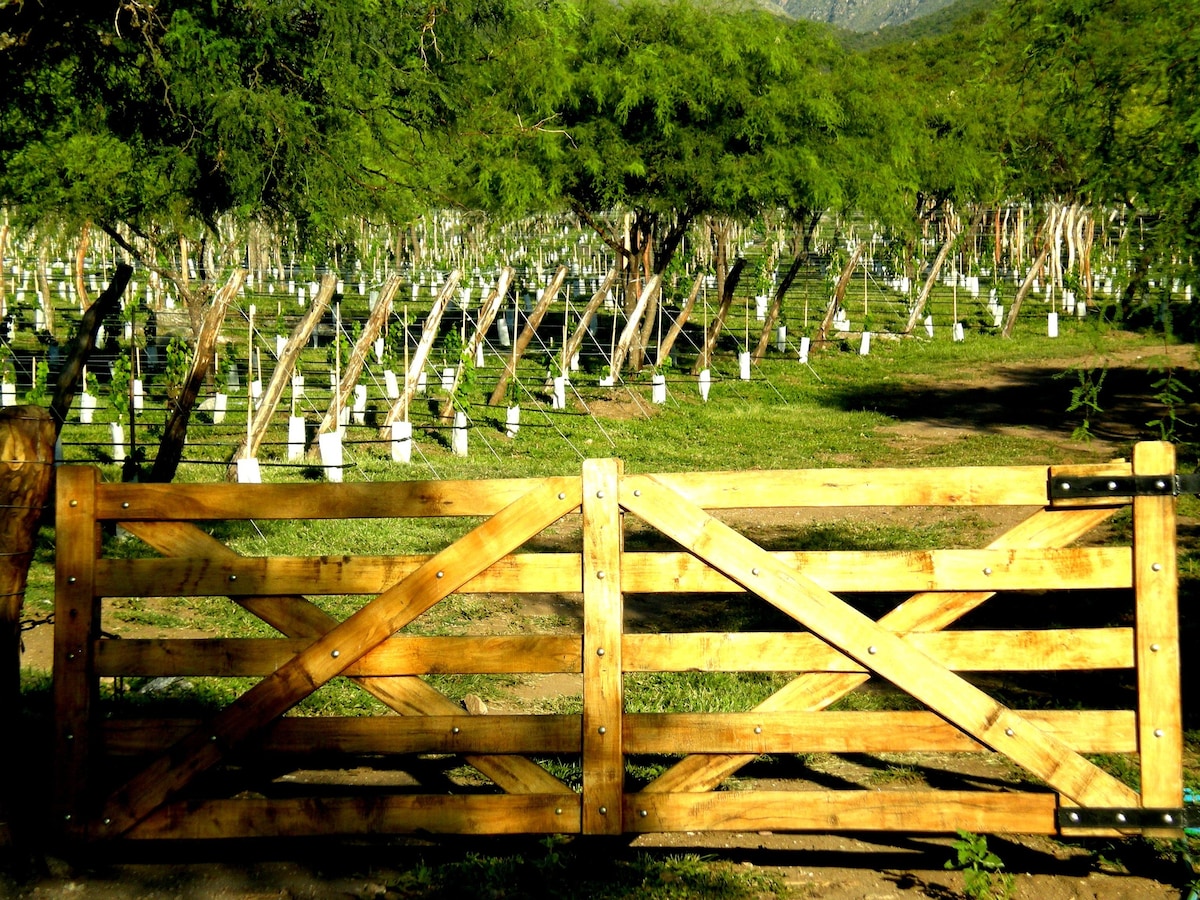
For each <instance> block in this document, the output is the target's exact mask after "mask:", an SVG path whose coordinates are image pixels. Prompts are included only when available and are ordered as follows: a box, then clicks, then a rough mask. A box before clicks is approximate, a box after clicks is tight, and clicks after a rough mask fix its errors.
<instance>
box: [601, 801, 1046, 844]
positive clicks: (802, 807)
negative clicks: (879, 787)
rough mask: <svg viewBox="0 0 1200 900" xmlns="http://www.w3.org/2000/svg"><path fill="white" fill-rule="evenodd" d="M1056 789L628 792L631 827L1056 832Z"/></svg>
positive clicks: (646, 829) (639, 829)
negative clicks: (992, 790) (1051, 790)
mask: <svg viewBox="0 0 1200 900" xmlns="http://www.w3.org/2000/svg"><path fill="white" fill-rule="evenodd" d="M1057 806H1058V803H1057V798H1056V797H1055V796H1054V794H1050V793H1045V794H1034V793H1008V792H1005V793H1001V792H998V791H997V792H991V791H822V790H814V791H728V792H726V791H721V792H718V793H705V794H650V793H645V792H643V793H640V794H628V795H626V797H625V820H626V821H627V822H628V823H629V825H628V828H629V830H630V831H635V832H641V833H647V832H658V831H689V832H690V831H748V832H750V833H754V832H756V831H903V832H908V833H912V832H923V831H925V832H942V833H944V832H953V831H954V830H955V829H958V828H964V829H966V830H967V831H974V832H987V833H989V834H1005V833H1012V834H1054V833H1055V831H1056V828H1055V823H1054V816H1055V810H1056V809H1057Z"/></svg>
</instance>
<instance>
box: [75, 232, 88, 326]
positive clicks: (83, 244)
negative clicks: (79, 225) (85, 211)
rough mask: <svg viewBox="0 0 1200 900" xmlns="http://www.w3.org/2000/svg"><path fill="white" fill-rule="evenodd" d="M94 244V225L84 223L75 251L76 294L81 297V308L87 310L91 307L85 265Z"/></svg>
mask: <svg viewBox="0 0 1200 900" xmlns="http://www.w3.org/2000/svg"><path fill="white" fill-rule="evenodd" d="M91 242H92V223H91V222H84V223H83V229H82V231H81V232H80V234H79V246H78V247H77V248H76V249H75V293H76V294H77V295H78V296H79V308H80V309H81V310H84V309H87V308H88V307H89V306H90V305H91V302H92V300H91V298H90V297H89V296H88V292H87V284H86V283H85V282H84V280H83V264H84V261H85V259H86V258H87V252H88V247H89V246H90V245H91Z"/></svg>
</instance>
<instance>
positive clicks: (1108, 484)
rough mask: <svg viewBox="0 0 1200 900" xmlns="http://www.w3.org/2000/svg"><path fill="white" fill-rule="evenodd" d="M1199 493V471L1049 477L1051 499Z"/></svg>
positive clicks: (1163, 495) (1164, 495)
mask: <svg viewBox="0 0 1200 900" xmlns="http://www.w3.org/2000/svg"><path fill="white" fill-rule="evenodd" d="M1180 494H1200V474H1192V475H1100V476H1095V475H1090V476H1086V477H1073V476H1071V475H1055V476H1054V477H1052V478H1051V479H1050V499H1051V500H1072V499H1088V500H1094V499H1096V498H1097V497H1114V498H1116V497H1178V496H1179V495H1180Z"/></svg>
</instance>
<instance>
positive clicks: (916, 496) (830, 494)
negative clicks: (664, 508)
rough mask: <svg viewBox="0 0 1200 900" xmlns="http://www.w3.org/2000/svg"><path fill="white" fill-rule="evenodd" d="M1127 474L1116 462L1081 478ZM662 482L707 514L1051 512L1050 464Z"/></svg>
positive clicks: (696, 475)
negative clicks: (954, 509) (904, 509)
mask: <svg viewBox="0 0 1200 900" xmlns="http://www.w3.org/2000/svg"><path fill="white" fill-rule="evenodd" d="M1122 469H1123V470H1124V472H1125V473H1126V474H1128V472H1129V467H1128V466H1123V467H1122V466H1114V465H1113V464H1111V463H1106V464H1103V465H1097V466H1093V467H1084V466H1077V467H1072V470H1073V471H1075V472H1079V473H1080V474H1087V473H1089V472H1093V471H1094V472H1095V473H1096V474H1101V475H1111V474H1119V473H1120V471H1121V470H1122ZM654 478H655V479H656V480H658V481H659V482H661V483H662V484H663V485H665V486H666V487H669V488H670V489H671V490H673V491H675V492H676V493H678V494H679V495H680V496H682V497H683V498H684V499H686V500H687V501H688V502H690V503H693V504H695V505H696V506H700V507H703V508H704V509H709V510H716V509H741V508H754V509H776V508H781V507H784V508H786V507H826V506H834V507H847V506H864V507H871V506H1045V505H1046V504H1047V502H1048V500H1047V490H1046V485H1047V469H1046V467H1045V466H959V467H950V468H916V469H883V468H881V469H797V470H778V471H751V472H686V473H671V474H663V475H655V476H654Z"/></svg>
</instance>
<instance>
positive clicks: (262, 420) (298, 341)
mask: <svg viewBox="0 0 1200 900" xmlns="http://www.w3.org/2000/svg"><path fill="white" fill-rule="evenodd" d="M336 287H337V276H336V275H334V274H333V273H332V272H331V273H329V274H327V275H325V276H324V277H323V278H322V279H321V289H320V290H318V291H317V296H315V297H313V301H312V306H310V307H309V309H308V312H307V313H305V315H304V318H303V319H301V320H300V322H299V323H298V324H297V325H296V327H295V328H294V329H293V330H292V335H291V337H290V338H288V342H287V346H286V347H284V348H283V353H281V354H280V355H279V359H278V360H277V361H276V363H275V371H274V372H273V373H271V383H270V384H269V385H268V386H267V389H266V391H264V392H263V396H262V400H261V401H260V402H259V404H258V409H257V410H255V412H254V419H253V421H252V422H251V423H250V433H249V434H248V435H247V436H246V437H244V438H242V440H240V441H239V442H238V445H237V447H236V448H235V449H234V451H233V454H232V455H231V456H230V458H229V459H230V465H229V468H228V470H227V471H226V474H225V477H226V478H228V479H229V480H230V481H232V480H233V479H234V478H236V477H237V465H236V463H235V462H234V461H235V460H238V459H253V458H254V457H255V456H256V455H257V454H258V447H259V445H260V444H261V443H262V439H263V437H264V436H265V435H266V433H267V428H268V427H269V426H270V424H271V418H272V417H273V416H274V415H275V410H276V408H277V407H278V406H279V399H280V398H281V397H282V396H283V389H284V387H285V386H286V385H287V384H288V383H289V381H290V380H291V377H292V372H293V371H294V370H295V368H296V359H297V358H298V357H299V356H300V351H301V350H303V349H304V345H305V344H307V343H308V339H309V337H310V336H311V335H312V333H313V329H314V328H316V327H317V323H318V322H320V321H321V316H323V315H324V314H325V310H326V309H327V308H328V306H329V301H330V300H331V299H332V298H333V292H334V289H335V288H336ZM251 380H253V379H251ZM246 392H247V399H246V402H247V404H249V403H250V402H251V399H250V396H249V392H250V385H249V384H247V385H246Z"/></svg>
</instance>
